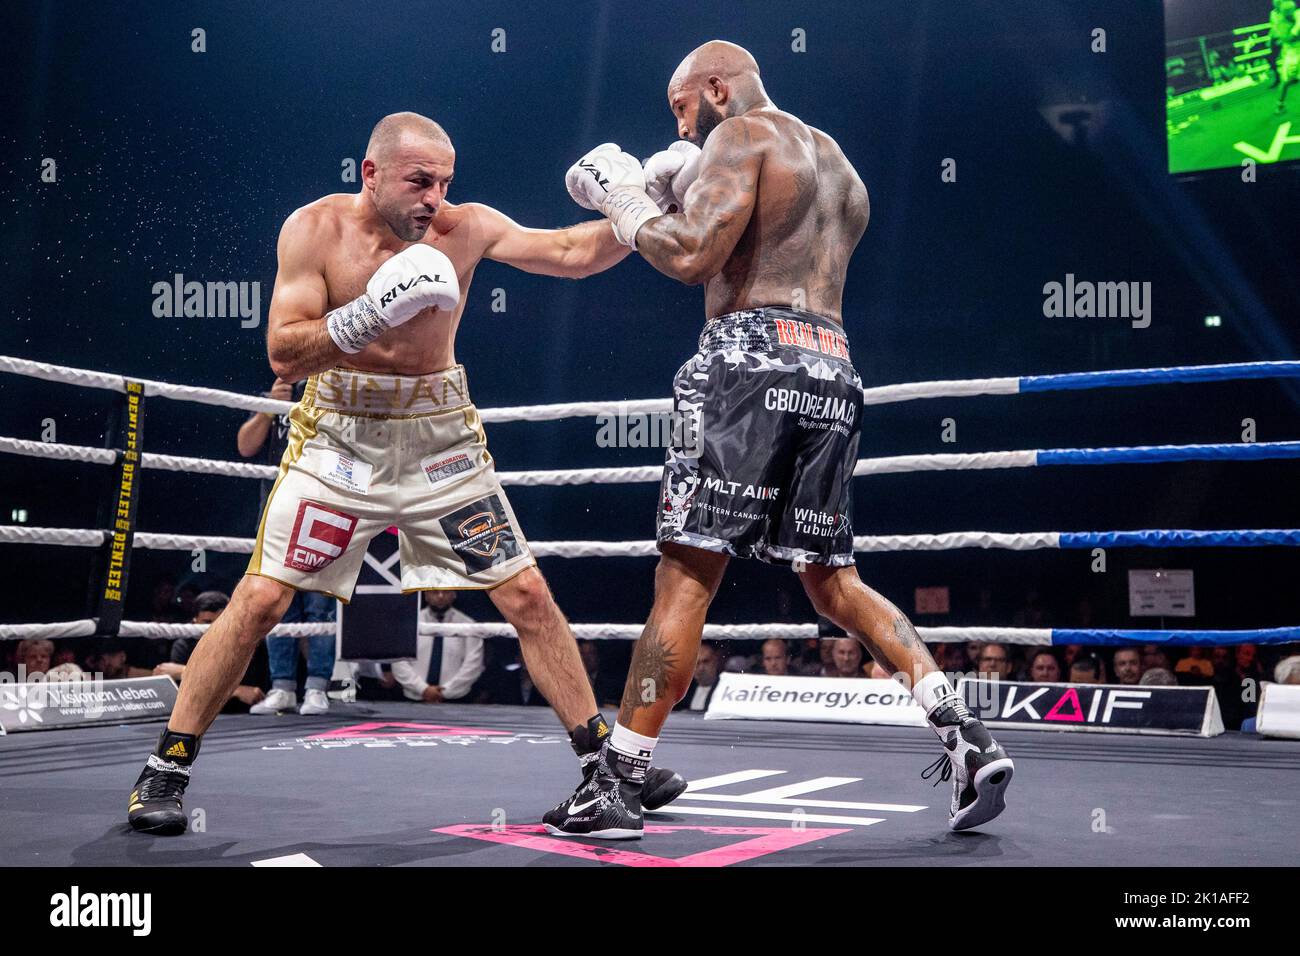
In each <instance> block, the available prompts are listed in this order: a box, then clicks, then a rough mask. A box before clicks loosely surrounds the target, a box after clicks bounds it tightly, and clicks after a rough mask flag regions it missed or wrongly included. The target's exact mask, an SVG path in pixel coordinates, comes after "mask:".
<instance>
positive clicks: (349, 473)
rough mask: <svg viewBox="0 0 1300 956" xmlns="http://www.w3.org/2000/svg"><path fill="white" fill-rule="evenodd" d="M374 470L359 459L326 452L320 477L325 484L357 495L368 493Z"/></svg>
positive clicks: (367, 463)
mask: <svg viewBox="0 0 1300 956" xmlns="http://www.w3.org/2000/svg"><path fill="white" fill-rule="evenodd" d="M374 470H375V468H374V466H373V465H371V464H370V463H369V462H366V461H362V460H361V459H360V458H349V457H348V456H347V455H344V454H341V453H339V452H337V451H331V452H327V453H326V454H325V455H324V460H323V462H322V463H321V470H320V477H321V480H322V481H324V482H325V483H326V484H330V485H334V486H335V487H336V488H342V489H343V490H345V491H354V492H356V493H357V494H359V495H364V494H368V493H369V491H370V475H371V474H372V473H373V472H374Z"/></svg>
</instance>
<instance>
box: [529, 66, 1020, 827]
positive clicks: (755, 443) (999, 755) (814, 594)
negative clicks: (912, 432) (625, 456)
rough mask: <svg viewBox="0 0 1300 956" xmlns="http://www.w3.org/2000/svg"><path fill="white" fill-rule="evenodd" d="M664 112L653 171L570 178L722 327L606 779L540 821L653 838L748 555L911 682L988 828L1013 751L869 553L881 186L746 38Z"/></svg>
mask: <svg viewBox="0 0 1300 956" xmlns="http://www.w3.org/2000/svg"><path fill="white" fill-rule="evenodd" d="M668 105H669V107H670V108H671V110H672V112H673V116H674V117H675V120H676V123H677V133H678V136H679V137H680V138H681V139H682V140H684V141H685V143H686V144H689V145H676V144H675V145H674V146H673V147H672V148H670V150H667V151H665V152H664V153H660V154H656V155H655V156H652V157H650V159H649V160H647V161H646V163H645V166H644V168H642V166H641V164H640V163H638V162H637V160H636V159H635V158H634V157H632V156H630V155H628V154H627V153H625V152H623V151H622V150H621V149H619V148H618V146H617V145H615V144H612V143H607V144H605V145H603V146H600V147H598V148H597V149H595V150H593V151H592V152H591V153H589V154H588V155H586V156H584V157H583V158H582V159H581V160H579V161H578V162H577V163H576V164H574V166H573V167H572V168H571V169H570V170H569V173H568V175H567V176H566V186H567V187H568V189H569V192H570V194H571V195H572V196H573V197H574V199H575V200H576V201H577V202H578V203H579V204H580V205H583V206H585V207H586V208H589V209H597V210H599V211H600V212H602V213H603V214H604V215H605V216H606V218H608V219H609V221H610V223H611V224H612V225H613V227H614V233H615V235H616V236H617V237H618V239H619V241H620V242H622V243H624V244H625V245H627V246H629V247H631V248H633V249H636V250H637V251H638V252H639V253H640V254H641V256H642V258H644V259H645V260H646V261H647V262H649V263H650V264H651V265H653V266H654V267H655V268H656V269H658V270H659V271H660V272H662V273H664V274H665V275H668V276H671V277H672V278H674V279H678V280H679V281H681V282H685V283H688V284H692V285H693V284H698V283H703V284H704V306H705V314H706V316H707V317H708V319H707V321H706V322H705V325H704V330H703V333H702V334H701V336H700V340H699V351H697V352H696V353H695V355H693V356H692V357H691V358H690V359H689V360H688V361H687V362H686V364H685V365H683V366H682V368H681V370H680V371H679V372H678V373H677V378H676V381H675V382H674V386H673V390H674V401H675V408H676V411H677V413H678V414H679V415H680V416H681V417H682V418H683V419H684V420H685V422H686V423H687V426H686V427H684V428H682V429H680V432H681V433H682V434H683V435H684V436H685V438H684V440H682V441H681V442H680V443H678V444H676V445H675V446H674V447H672V448H670V449H669V450H668V454H667V460H666V463H665V466H664V476H663V484H662V494H661V498H660V507H659V515H658V541H659V550H660V552H661V557H660V560H659V566H658V569H657V570H656V572H655V600H654V606H653V609H652V610H651V612H650V618H649V620H648V621H647V623H646V626H645V629H644V631H643V632H642V634H641V637H640V639H639V641H638V642H637V646H636V650H635V652H634V654H633V658H632V666H631V671H630V673H629V674H628V680H627V686H626V689H625V691H624V695H623V701H622V706H621V707H620V710H619V716H618V723H617V724H616V725H615V727H614V732H613V734H612V735H611V736H610V739H609V741H608V742H607V743H606V744H605V746H604V748H603V751H602V754H601V757H600V761H599V767H598V769H597V772H596V773H595V774H594V775H593V776H592V777H591V778H590V779H589V780H587V781H586V782H585V783H584V785H583V786H582V787H580V788H579V789H578V791H577V792H576V793H575V794H574V795H573V796H572V797H571V798H569V799H568V800H566V801H565V802H564V803H562V804H560V805H559V806H558V807H556V808H555V809H554V810H552V811H551V812H550V813H548V814H547V815H546V817H545V818H544V820H545V823H546V825H547V827H548V829H549V830H550V832H552V833H555V834H560V835H566V836H568V835H587V836H594V837H604V838H608V839H625V838H635V837H639V836H640V835H641V832H642V824H641V817H640V812H641V800H640V797H641V794H642V792H643V790H642V787H643V781H644V779H645V774H646V771H647V768H649V766H650V759H651V755H652V754H653V752H654V749H655V744H656V742H657V740H658V737H659V733H660V730H661V729H662V727H663V725H664V722H665V720H667V718H668V713H669V711H670V710H671V709H672V707H673V705H674V704H675V703H676V702H677V701H678V700H680V699H681V697H682V694H683V693H684V692H685V691H686V689H687V687H688V686H689V685H690V680H691V668H692V665H693V663H694V662H695V658H696V653H697V651H698V648H699V645H700V636H701V631H702V629H703V627H704V618H705V613H706V612H707V610H708V607H709V604H710V602H711V601H712V600H713V596H714V594H715V593H716V592H717V589H718V585H719V583H720V582H721V581H722V575H723V571H724V569H725V568H726V566H727V562H728V561H729V560H730V558H731V557H733V556H734V557H747V558H758V559H759V560H762V561H768V562H775V563H781V564H786V565H790V566H792V567H793V568H794V570H795V571H796V572H798V574H799V576H800V580H801V581H802V583H803V586H804V589H805V590H806V591H807V593H808V596H809V598H811V600H812V603H813V606H814V607H815V608H816V609H817V612H818V613H819V614H821V615H823V616H825V617H827V618H829V619H830V620H831V621H833V622H834V623H835V624H836V625H838V626H839V627H840V628H842V629H843V630H844V631H845V632H847V633H848V634H851V635H852V636H854V637H856V638H857V640H858V641H860V642H861V643H862V645H863V646H864V647H865V648H866V649H867V651H868V652H869V653H870V654H871V656H872V657H873V658H874V659H875V660H876V662H877V663H879V664H880V665H881V666H882V667H884V668H885V669H886V670H887V671H888V672H889V673H891V674H895V675H901V676H902V677H903V678H904V679H905V682H906V683H907V684H909V685H911V687H912V692H913V694H914V695H915V697H916V699H917V701H918V702H919V703H920V705H921V706H922V707H923V708H924V709H925V714H926V717H927V719H928V721H929V723H930V726H931V727H932V728H933V730H934V732H935V733H936V734H937V735H938V736H939V739H940V740H941V741H942V743H943V747H944V754H943V756H941V757H940V758H939V759H938V760H937V761H936V762H935V763H934V764H933V765H932V766H931V767H930V768H928V769H927V771H926V773H925V774H923V776H925V777H927V778H928V777H930V776H933V775H934V774H935V773H939V774H940V777H939V779H940V780H948V779H951V780H952V782H953V794H952V802H951V807H950V819H949V826H950V827H951V828H952V829H954V830H962V829H966V828H968V827H973V826H977V825H979V824H981V823H985V822H987V821H989V820H991V819H993V818H994V817H995V816H997V814H999V813H1000V812H1001V811H1002V809H1003V808H1004V805H1005V804H1004V800H1003V792H1004V790H1005V789H1006V787H1007V784H1008V783H1009V782H1010V780H1011V775H1012V772H1013V769H1014V768H1013V765H1012V762H1011V760H1010V759H1009V758H1008V757H1007V754H1006V752H1005V751H1004V750H1003V749H1002V748H1001V747H999V746H998V745H997V743H996V742H994V740H993V738H992V737H991V736H990V735H989V733H988V731H987V730H986V729H985V728H984V727H983V725H982V724H981V723H980V722H979V721H978V720H976V719H975V718H974V717H972V716H971V714H970V712H969V711H968V710H967V708H966V706H965V704H964V703H963V702H962V700H961V698H960V697H958V695H957V693H956V691H955V690H954V689H953V687H952V685H951V684H950V683H949V682H948V679H947V678H946V677H945V676H944V674H943V673H942V672H941V671H940V670H939V668H938V667H937V665H936V664H935V662H934V659H933V658H932V657H931V656H930V654H929V652H928V651H927V650H926V648H925V645H924V644H922V643H921V640H920V638H919V637H918V636H917V633H916V629H915V628H914V627H913V626H912V624H911V623H910V622H909V621H908V619H907V617H906V616H905V615H904V614H903V612H902V611H900V610H899V609H898V608H897V607H895V606H894V605H893V604H891V603H890V602H889V601H887V600H886V599H885V598H884V597H882V596H881V595H879V594H877V593H876V592H875V591H873V590H872V589H871V588H869V587H867V586H866V585H865V584H863V582H862V581H861V580H860V579H859V577H858V572H857V568H856V566H855V564H854V558H853V524H852V517H851V507H852V487H851V486H852V480H853V467H854V464H855V462H856V459H857V446H858V435H859V429H860V427H861V412H862V383H861V381H860V380H859V378H858V374H857V372H856V371H855V370H854V368H853V364H852V361H851V360H850V356H849V343H848V339H847V337H846V336H845V332H844V326H843V319H842V315H841V309H842V299H843V293H844V281H845V273H846V271H847V269H848V264H849V257H850V256H851V255H852V253H853V250H854V248H855V247H856V246H857V244H858V240H859V239H861V237H862V234H863V232H864V231H865V230H866V227H867V217H868V213H869V204H868V200H867V190H866V188H865V187H864V186H863V185H862V180H861V179H859V178H858V175H857V173H856V172H855V171H854V170H853V167H852V166H851V165H850V164H849V161H848V160H847V159H846V158H845V156H844V154H843V153H842V152H841V151H840V148H839V146H837V145H836V143H835V141H834V140H833V139H831V137H829V136H827V135H826V134H825V133H823V132H821V131H820V130H816V129H813V128H811V127H809V126H806V125H805V124H804V123H802V122H801V121H800V120H799V119H798V118H797V117H795V116H792V115H790V114H789V113H786V112H783V111H781V110H779V109H777V108H776V106H774V105H773V104H772V101H771V100H770V99H769V98H768V96H767V93H766V91H765V90H764V88H763V83H762V80H761V79H760V77H759V70H758V64H757V63H755V62H754V58H753V57H752V56H750V55H749V53H748V52H746V51H745V50H743V49H742V48H740V47H738V46H735V45H734V44H731V43H724V42H720V41H714V42H711V43H706V44H705V45H704V46H701V47H700V48H698V49H697V50H695V51H694V52H692V53H691V54H690V56H688V57H687V58H686V59H685V60H684V61H683V62H682V64H681V65H680V66H679V67H678V68H677V70H676V72H675V73H674V74H673V76H672V79H671V81H670V82H669V84H668ZM696 147H698V151H697V150H696ZM674 208H679V209H680V211H679V212H672V210H673V209H674ZM938 782H939V781H938V780H936V783H938Z"/></svg>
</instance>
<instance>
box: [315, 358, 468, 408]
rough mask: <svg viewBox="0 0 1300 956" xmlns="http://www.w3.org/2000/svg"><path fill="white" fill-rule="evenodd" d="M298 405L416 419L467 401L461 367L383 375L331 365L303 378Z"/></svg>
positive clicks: (463, 372)
mask: <svg viewBox="0 0 1300 956" xmlns="http://www.w3.org/2000/svg"><path fill="white" fill-rule="evenodd" d="M302 404H303V406H304V407H305V408H323V409H328V410H330V411H336V412H343V413H344V414H347V415H359V416H363V417H366V418H416V417H419V416H422V415H438V414H441V413H442V412H451V411H456V410H457V409H461V408H465V407H467V406H468V405H469V404H470V400H469V386H468V385H467V384H466V382H465V367H464V366H462V365H453V366H452V367H451V368H448V369H443V370H442V371H441V372H428V373H426V374H424V375H384V374H381V373H378V372H358V371H357V370H356V369H350V368H332V369H329V370H328V371H325V372H321V373H320V374H319V375H313V376H312V377H311V378H309V379H307V387H306V389H305V390H304V392H303V396H302Z"/></svg>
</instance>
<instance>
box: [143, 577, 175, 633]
mask: <svg viewBox="0 0 1300 956" xmlns="http://www.w3.org/2000/svg"><path fill="white" fill-rule="evenodd" d="M149 620H150V621H152V622H153V623H154V624H176V623H179V622H178V620H177V617H176V579H175V578H174V577H172V576H171V575H170V574H165V575H163V576H162V577H160V578H159V579H158V580H157V581H155V582H154V584H153V590H152V591H151V592H150V594H149Z"/></svg>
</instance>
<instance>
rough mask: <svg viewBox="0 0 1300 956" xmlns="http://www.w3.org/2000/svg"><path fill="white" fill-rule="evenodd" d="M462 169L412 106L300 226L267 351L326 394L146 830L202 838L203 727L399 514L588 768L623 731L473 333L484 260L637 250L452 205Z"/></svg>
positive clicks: (212, 636) (293, 417)
mask: <svg viewBox="0 0 1300 956" xmlns="http://www.w3.org/2000/svg"><path fill="white" fill-rule="evenodd" d="M455 160H456V153H455V150H454V149H453V148H452V144H451V140H450V139H449V138H448V136H447V134H446V133H445V132H444V131H443V129H442V127H441V126H439V125H438V124H437V123H435V122H433V121H432V120H430V119H428V118H426V117H423V116H419V115H417V114H415V113H394V114H392V115H391V116H386V117H384V118H383V119H382V120H380V121H379V123H378V125H376V126H375V128H374V131H373V132H372V133H371V136H370V141H369V144H368V145H367V147H366V156H365V160H364V161H363V162H362V164H361V175H362V187H361V191H360V192H358V193H355V194H351V195H342V194H336V195H331V196H325V197H324V198H322V199H318V200H317V201H316V202H313V203H311V204H309V205H307V206H304V207H302V208H301V209H299V210H297V211H296V212H294V213H293V214H292V215H291V216H290V217H289V218H288V219H287V220H286V221H285V223H284V226H283V228H282V230H281V232H280V239H279V245H278V247H277V256H278V259H279V271H278V273H277V275H276V281H275V294H274V296H273V298H272V300H271V312H270V317H269V324H268V335H267V353H268V355H269V357H270V362H271V367H272V369H274V371H275V374H276V375H277V376H278V377H279V378H281V379H282V380H284V381H287V382H296V381H299V380H301V379H304V378H305V379H307V385H306V389H305V392H304V394H303V397H302V400H301V401H300V402H298V403H297V404H296V405H295V406H294V407H293V410H292V412H291V413H290V430H289V440H288V448H287V449H286V451H285V454H284V458H283V459H282V461H281V463H280V473H279V476H278V477H277V479H276V482H275V486H274V487H273V489H272V491H271V493H270V495H269V497H268V499H267V502H266V506H265V509H264V511H263V513H262V522H261V526H260V527H259V529H258V533H257V542H256V545H255V547H254V551H253V557H252V559H251V560H250V562H249V565H248V571H247V573H246V574H245V575H244V578H243V580H242V581H241V582H240V584H239V586H238V587H237V588H236V589H235V593H234V595H233V596H232V598H231V601H230V606H229V607H228V608H227V609H226V611H225V613H224V614H223V615H222V616H221V617H220V618H219V619H218V620H217V621H216V623H214V624H213V625H212V626H211V627H210V628H209V629H208V631H207V633H206V634H205V635H204V638H203V640H202V641H200V642H199V644H198V648H197V649H196V650H195V652H194V656H193V657H192V658H191V659H190V661H189V664H188V666H187V668H186V672H185V682H184V683H183V684H182V685H181V690H180V696H179V698H178V699H177V702H176V707H175V710H174V711H173V712H172V715H171V719H170V721H169V722H168V726H167V728H166V729H165V730H164V731H163V733H162V735H161V737H160V739H159V743H158V747H157V749H156V750H155V751H154V753H153V754H151V755H150V757H149V759H148V762H147V764H146V765H145V768H144V771H143V772H142V773H141V774H140V778H139V780H138V781H137V782H136V786H135V789H134V790H133V791H132V793H131V797H130V801H129V805H128V814H127V815H128V819H129V820H130V823H131V826H132V827H134V828H135V829H137V830H142V831H147V832H151V833H159V834H177V833H182V832H184V830H185V829H186V825H187V823H186V816H185V813H184V810H183V808H182V796H183V795H184V792H185V788H186V786H187V784H188V782H189V779H190V773H191V768H192V765H193V762H194V758H195V757H196V756H197V755H198V752H199V744H200V738H201V736H202V734H203V733H204V732H205V731H206V730H207V728H208V726H209V725H210V724H211V723H212V720H213V718H214V717H216V715H217V712H218V711H219V710H220V709H221V706H222V704H223V703H224V702H225V701H226V700H227V699H228V698H229V697H230V694H231V693H232V691H233V690H234V688H235V686H236V685H237V684H238V682H239V678H240V676H241V675H242V674H243V673H244V671H245V669H246V667H247V665H248V661H249V659H250V657H251V656H252V654H253V651H254V649H255V648H256V647H257V645H258V643H259V642H260V641H261V640H262V638H264V637H265V636H266V634H267V632H268V631H270V629H271V628H272V627H274V626H275V625H276V624H277V623H278V622H279V620H280V618H281V616H282V615H283V614H284V612H285V609H286V608H287V606H288V604H289V602H290V599H291V598H292V597H293V594H294V591H295V590H307V591H320V592H324V593H326V594H329V595H332V596H334V597H338V598H340V599H341V600H344V601H347V600H348V599H349V598H350V597H351V596H352V591H353V587H354V585H355V584H356V580H357V575H358V573H359V572H360V569H361V564H362V560H363V558H364V556H365V552H366V545H367V542H369V540H370V539H371V538H372V537H374V536H375V535H376V534H378V533H380V532H382V531H384V530H385V529H386V528H388V527H390V526H394V525H395V526H396V527H397V529H398V542H399V550H400V555H401V573H402V588H403V590H405V591H423V590H429V589H436V590H443V589H448V588H453V589H454V588H464V589H480V590H486V591H487V592H488V595H489V596H490V597H491V599H492V602H493V603H494V604H495V605H496V607H497V609H498V610H499V611H500V612H501V614H502V616H503V617H504V618H505V619H506V620H507V621H508V622H510V624H512V625H513V626H514V627H515V629H516V630H517V631H518V633H519V642H520V647H521V649H522V651H523V656H524V660H525V662H526V664H527V667H528V673H529V674H530V675H531V676H532V678H533V680H534V681H535V682H536V684H537V686H538V688H539V690H540V691H541V692H542V694H543V695H544V696H545V697H546V699H547V700H548V701H550V703H551V705H552V706H553V707H554V708H555V712H556V713H557V714H558V715H559V718H560V720H561V721H562V722H563V724H564V726H565V728H566V729H567V730H568V731H569V735H570V740H571V741H572V743H573V747H574V750H575V751H576V752H577V754H578V756H579V759H580V761H581V762H582V767H583V772H584V773H585V774H587V775H590V774H591V773H593V772H594V770H595V767H596V755H597V753H598V750H599V744H600V741H601V740H602V739H603V738H604V737H605V736H607V735H608V732H609V730H608V726H607V724H606V723H605V720H604V719H603V718H602V717H601V715H600V713H599V712H598V711H597V709H596V701H595V698H594V697H593V696H592V690H591V685H590V684H589V683H588V681H587V676H586V672H585V671H584V669H583V666H582V659H581V657H580V656H579V654H578V647H577V644H576V643H575V641H574V639H573V633H572V631H571V630H570V628H569V625H568V622H567V621H566V620H565V618H564V615H563V614H562V613H561V612H560V610H559V608H558V607H556V604H555V600H554V599H553V598H552V596H551V593H550V590H549V588H548V587H547V585H546V581H545V580H544V579H543V578H542V575H541V573H540V572H539V571H538V569H537V566H536V562H535V561H534V559H533V555H532V553H531V552H530V551H529V548H528V543H527V541H526V540H525V539H524V536H523V533H522V531H520V529H519V523H518V521H517V520H516V518H515V513H514V511H513V509H512V508H511V507H510V502H509V500H508V499H507V498H506V494H505V491H504V490H503V489H502V487H501V484H500V482H499V481H498V480H497V476H496V471H495V467H494V463H493V459H492V456H491V455H490V454H489V453H488V450H487V439H486V437H485V435H484V433H483V426H482V423H481V422H480V420H479V416H478V412H477V411H476V410H475V407H474V405H473V403H472V402H471V400H470V396H469V386H468V383H467V380H466V373H465V369H464V367H463V366H461V365H459V364H457V362H456V355H455V342H456V329H457V327H458V326H459V324H460V319H461V315H462V314H463V312H464V308H465V296H466V293H468V291H469V286H470V283H471V281H472V280H473V278H474V269H475V267H477V265H478V264H479V262H480V261H482V260H483V259H493V260H496V261H498V262H504V263H507V264H509V265H512V266H515V267H516V268H519V269H523V270H525V271H528V272H536V273H541V274H544V275H552V276H563V277H568V278H573V279H577V278H581V277H583V276H587V275H591V274H592V273H595V272H600V271H601V270H603V269H608V268H609V267H610V266H612V265H614V264H615V263H616V262H618V261H620V260H621V259H623V258H624V256H626V255H627V252H628V250H627V248H626V247H625V246H623V245H620V244H619V242H618V241H617V240H616V239H615V238H614V235H613V232H612V230H611V229H610V227H609V225H608V224H607V223H605V222H603V221H599V222H588V223H583V224H582V225H578V226H573V227H571V228H568V229H525V228H523V227H521V226H520V225H518V224H517V223H515V222H513V221H512V220H511V219H510V218H509V217H507V216H505V215H503V214H502V213H500V212H497V211H496V210H495V209H493V208H491V207H490V206H485V205H482V204H479V203H465V204H463V205H455V204H452V203H449V202H447V201H446V198H447V190H448V188H449V187H450V185H451V181H452V176H453V173H454V167H455ZM651 789H653V790H654V791H655V796H654V797H652V798H651V802H653V801H654V800H660V801H662V802H667V801H668V800H671V799H673V798H674V797H675V796H677V794H679V793H681V792H682V790H684V789H685V781H683V780H682V779H681V777H679V776H677V775H675V774H672V773H670V772H669V771H658V770H657V771H655V772H654V781H653V782H652V784H651ZM647 805H648V804H647Z"/></svg>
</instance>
